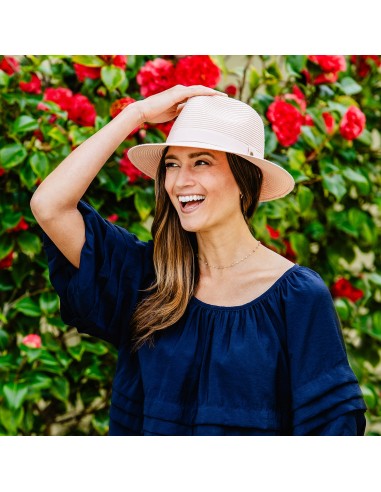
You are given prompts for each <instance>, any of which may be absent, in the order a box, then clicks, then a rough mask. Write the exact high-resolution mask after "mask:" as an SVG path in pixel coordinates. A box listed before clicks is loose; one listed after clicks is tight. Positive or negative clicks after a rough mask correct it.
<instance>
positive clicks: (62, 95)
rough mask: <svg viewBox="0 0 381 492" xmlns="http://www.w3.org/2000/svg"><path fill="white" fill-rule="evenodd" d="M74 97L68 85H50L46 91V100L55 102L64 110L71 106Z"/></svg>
mask: <svg viewBox="0 0 381 492" xmlns="http://www.w3.org/2000/svg"><path fill="white" fill-rule="evenodd" d="M72 97H73V93H72V91H71V90H70V89H67V88H66V87H48V88H47V89H46V90H45V93H44V100H45V101H52V102H55V103H56V104H58V106H59V107H60V108H61V109H63V110H64V111H67V110H68V109H69V108H70V104H71V98H72Z"/></svg>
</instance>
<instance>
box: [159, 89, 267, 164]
mask: <svg viewBox="0 0 381 492" xmlns="http://www.w3.org/2000/svg"><path fill="white" fill-rule="evenodd" d="M196 129H197V131H198V132H199V134H200V135H202V132H203V130H204V131H205V133H204V135H205V136H206V135H208V134H207V132H213V133H216V134H219V135H217V139H218V140H220V142H221V144H224V143H225V144H228V143H229V142H230V143H231V151H232V152H234V151H237V149H235V145H234V143H235V142H236V143H237V144H239V145H240V148H246V149H247V154H248V155H255V156H257V157H262V158H263V156H264V144H265V135H264V126H263V121H262V119H261V117H260V116H259V114H258V113H257V112H256V111H255V110H254V109H253V108H252V107H250V106H249V105H248V104H245V103H243V102H242V101H239V100H237V99H233V98H230V97H226V96H218V95H216V96H194V97H191V98H189V99H188V101H187V103H186V104H185V106H184V107H183V109H182V111H181V113H180V114H179V116H178V117H177V119H176V121H175V122H174V124H173V126H172V129H171V131H170V133H169V135H168V138H167V142H166V143H167V144H168V145H170V144H175V143H176V142H177V141H179V139H180V140H181V141H184V135H187V130H196ZM192 133H193V132H192V131H189V132H188V135H189V140H190V141H191V140H192V137H191V135H192ZM209 142H210V140H209ZM205 143H208V140H206V142H205ZM245 153H246V152H245Z"/></svg>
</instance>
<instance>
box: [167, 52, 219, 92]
mask: <svg viewBox="0 0 381 492" xmlns="http://www.w3.org/2000/svg"><path fill="white" fill-rule="evenodd" d="M175 76H176V81H177V83H178V84H182V85H198V84H201V85H205V86H206V87H211V88H212V89H214V88H215V87H216V86H217V84H218V82H219V81H220V78H221V70H220V69H219V67H218V66H217V65H216V64H215V63H214V62H213V60H212V59H211V58H210V56H208V55H190V56H184V58H181V59H180V60H179V61H178V62H177V65H176V70H175Z"/></svg>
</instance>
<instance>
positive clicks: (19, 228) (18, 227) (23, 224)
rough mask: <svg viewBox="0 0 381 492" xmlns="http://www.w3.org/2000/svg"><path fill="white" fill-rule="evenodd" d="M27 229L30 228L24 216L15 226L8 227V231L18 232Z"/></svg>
mask: <svg viewBox="0 0 381 492" xmlns="http://www.w3.org/2000/svg"><path fill="white" fill-rule="evenodd" d="M27 229H29V226H28V224H27V223H26V222H25V219H24V217H21V219H20V220H19V223H18V224H17V225H16V226H15V227H12V228H10V229H7V230H6V231H7V232H17V231H26V230H27Z"/></svg>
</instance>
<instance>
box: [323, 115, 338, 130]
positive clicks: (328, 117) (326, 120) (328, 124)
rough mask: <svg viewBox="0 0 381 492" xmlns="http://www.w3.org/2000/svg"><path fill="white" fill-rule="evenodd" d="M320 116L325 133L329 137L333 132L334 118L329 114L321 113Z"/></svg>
mask: <svg viewBox="0 0 381 492" xmlns="http://www.w3.org/2000/svg"><path fill="white" fill-rule="evenodd" d="M322 116H323V119H324V123H325V126H326V129H327V133H328V134H329V135H331V134H332V133H333V132H334V131H335V118H334V117H333V116H332V115H331V113H323V114H322Z"/></svg>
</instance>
